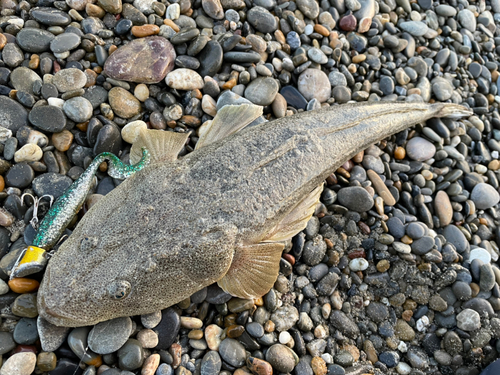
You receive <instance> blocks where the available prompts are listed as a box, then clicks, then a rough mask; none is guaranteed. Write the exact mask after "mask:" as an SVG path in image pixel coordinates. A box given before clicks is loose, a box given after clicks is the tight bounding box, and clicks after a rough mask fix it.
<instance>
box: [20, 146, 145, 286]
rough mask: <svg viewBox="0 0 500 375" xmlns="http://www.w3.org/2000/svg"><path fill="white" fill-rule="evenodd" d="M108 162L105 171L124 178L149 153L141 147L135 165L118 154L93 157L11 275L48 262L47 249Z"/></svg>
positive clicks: (26, 272)
mask: <svg viewBox="0 0 500 375" xmlns="http://www.w3.org/2000/svg"><path fill="white" fill-rule="evenodd" d="M104 161H108V162H109V167H108V173H109V175H110V176H111V177H114V178H119V179H124V178H127V177H130V176H131V175H132V174H134V173H135V172H137V171H139V170H141V169H142V168H144V167H145V166H146V165H147V164H148V163H149V152H148V151H147V150H143V158H142V159H141V160H140V161H139V163H137V164H135V165H128V164H123V163H122V162H121V160H120V159H118V157H117V156H116V155H114V154H112V153H109V152H103V153H101V154H99V155H97V156H96V157H95V159H94V160H93V161H92V163H90V165H89V166H88V168H87V169H86V170H85V171H84V172H83V173H82V174H81V176H80V177H79V178H78V179H77V180H76V181H75V182H73V183H72V184H71V186H70V187H69V188H68V189H67V190H66V191H65V192H64V193H63V194H62V195H61V196H60V197H59V198H57V199H56V201H55V202H54V204H53V205H52V206H51V208H50V210H49V211H48V212H47V214H46V215H45V217H44V218H43V220H42V222H41V223H40V226H39V227H38V231H37V233H36V235H35V238H34V239H33V244H32V246H28V248H27V249H26V252H25V253H24V255H23V257H22V259H20V261H19V262H18V264H16V267H14V269H13V270H12V272H11V278H14V277H23V276H27V275H29V274H32V273H35V272H38V271H40V270H41V269H43V267H44V266H45V265H46V263H47V255H46V250H50V249H51V248H52V247H53V246H54V245H55V244H56V243H57V242H58V241H59V239H60V238H61V236H62V235H63V233H64V231H65V230H66V228H67V226H68V225H69V224H70V223H71V220H73V218H74V217H75V215H76V214H77V213H78V211H80V208H81V207H82V205H83V203H84V202H85V199H86V198H87V195H88V193H89V191H90V189H91V187H92V184H93V182H94V176H95V174H96V172H97V169H98V168H99V165H100V164H101V163H102V162H104Z"/></svg>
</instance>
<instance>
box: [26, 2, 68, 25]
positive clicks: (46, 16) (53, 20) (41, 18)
mask: <svg viewBox="0 0 500 375" xmlns="http://www.w3.org/2000/svg"><path fill="white" fill-rule="evenodd" d="M30 14H31V16H32V17H33V18H34V19H35V20H37V21H38V22H40V23H42V24H44V25H47V26H66V25H69V23H70V22H71V17H70V16H69V15H68V14H67V13H66V12H63V11H61V10H58V9H54V8H46V7H38V8H33V9H32V10H31V11H30Z"/></svg>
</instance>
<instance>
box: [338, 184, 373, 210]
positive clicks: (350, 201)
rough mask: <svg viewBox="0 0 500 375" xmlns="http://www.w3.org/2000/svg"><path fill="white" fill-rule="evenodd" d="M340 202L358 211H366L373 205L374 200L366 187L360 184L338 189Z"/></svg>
mask: <svg viewBox="0 0 500 375" xmlns="http://www.w3.org/2000/svg"><path fill="white" fill-rule="evenodd" d="M337 199H338V201H339V203H340V204H342V205H343V206H346V207H347V208H348V209H350V210H352V211H356V212H365V211H368V210H370V209H371V208H372V207H373V204H374V201H373V198H372V197H371V196H370V194H369V193H368V191H367V190H366V189H363V188H362V187H358V186H352V187H346V188H342V189H340V190H339V191H338V195H337Z"/></svg>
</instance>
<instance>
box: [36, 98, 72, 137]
mask: <svg viewBox="0 0 500 375" xmlns="http://www.w3.org/2000/svg"><path fill="white" fill-rule="evenodd" d="M29 120H30V122H31V123H32V124H33V125H35V126H36V127H37V128H39V129H41V130H44V131H47V132H49V133H57V132H61V131H62V130H63V129H64V128H65V127H66V116H64V113H63V111H62V110H61V109H60V108H58V107H54V106H50V105H47V106H37V107H35V108H33V109H32V110H31V112H30V114H29Z"/></svg>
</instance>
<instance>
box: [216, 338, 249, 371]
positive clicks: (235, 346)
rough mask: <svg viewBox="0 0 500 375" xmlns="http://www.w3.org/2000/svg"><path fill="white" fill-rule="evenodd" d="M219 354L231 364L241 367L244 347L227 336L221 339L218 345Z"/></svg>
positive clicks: (244, 355) (243, 361) (243, 359)
mask: <svg viewBox="0 0 500 375" xmlns="http://www.w3.org/2000/svg"><path fill="white" fill-rule="evenodd" d="M219 354H220V356H221V358H222V359H223V360H224V361H225V362H227V363H229V364H230V365H231V366H234V367H241V366H243V364H244V363H245V359H246V352H245V347H244V346H243V345H241V344H240V343H239V342H238V341H236V340H234V339H230V338H227V339H225V340H222V342H221V343H220V345H219Z"/></svg>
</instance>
